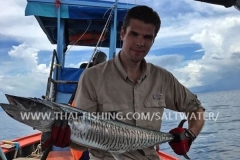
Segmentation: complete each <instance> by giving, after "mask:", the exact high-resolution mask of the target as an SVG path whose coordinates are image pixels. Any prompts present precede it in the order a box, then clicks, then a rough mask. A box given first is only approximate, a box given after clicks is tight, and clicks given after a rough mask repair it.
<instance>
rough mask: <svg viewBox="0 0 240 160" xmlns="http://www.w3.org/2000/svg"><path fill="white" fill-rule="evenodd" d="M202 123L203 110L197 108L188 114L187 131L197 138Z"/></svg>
mask: <svg viewBox="0 0 240 160" xmlns="http://www.w3.org/2000/svg"><path fill="white" fill-rule="evenodd" d="M192 114H193V115H192ZM204 121H205V119H204V110H203V108H198V109H197V110H196V111H194V112H191V113H189V114H188V129H189V130H191V131H192V132H193V134H194V135H195V136H197V135H198V134H199V133H200V132H201V130H202V127H203V125H204Z"/></svg>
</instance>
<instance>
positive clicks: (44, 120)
mask: <svg viewBox="0 0 240 160" xmlns="http://www.w3.org/2000/svg"><path fill="white" fill-rule="evenodd" d="M6 97H7V99H8V101H9V103H10V104H2V103H1V104H0V106H1V107H2V108H3V110H4V111H5V112H6V113H7V114H8V115H9V116H10V117H12V118H13V119H15V120H17V121H19V122H21V123H24V124H26V125H28V126H30V127H33V128H34V129H38V130H40V131H43V132H46V131H50V130H51V126H52V124H53V123H54V120H55V113H56V112H57V111H58V112H60V110H59V108H57V107H55V106H53V105H52V106H51V105H49V104H48V102H47V101H46V100H41V99H38V98H25V97H19V96H13V95H6Z"/></svg>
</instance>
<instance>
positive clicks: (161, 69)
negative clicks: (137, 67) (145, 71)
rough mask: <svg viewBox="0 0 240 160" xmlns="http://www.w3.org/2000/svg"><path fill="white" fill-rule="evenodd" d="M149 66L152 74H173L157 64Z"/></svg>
mask: <svg viewBox="0 0 240 160" xmlns="http://www.w3.org/2000/svg"><path fill="white" fill-rule="evenodd" d="M147 66H148V68H149V70H150V72H161V73H166V74H171V72H169V71H168V70H166V69H165V68H162V67H160V66H157V65H155V64H152V63H147Z"/></svg>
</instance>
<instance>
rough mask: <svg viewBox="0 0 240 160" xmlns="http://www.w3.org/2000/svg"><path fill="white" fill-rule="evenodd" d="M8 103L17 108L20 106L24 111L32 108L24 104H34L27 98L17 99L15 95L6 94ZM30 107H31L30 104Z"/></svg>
mask: <svg viewBox="0 0 240 160" xmlns="http://www.w3.org/2000/svg"><path fill="white" fill-rule="evenodd" d="M5 96H6V98H7V100H8V102H9V103H10V104H11V105H15V106H18V107H21V108H22V109H24V110H29V109H30V108H29V107H28V106H27V105H24V104H25V103H24V102H27V103H29V102H31V103H33V102H32V101H29V100H28V99H27V98H23V97H17V96H13V95H9V94H5ZM29 105H31V104H30V103H29Z"/></svg>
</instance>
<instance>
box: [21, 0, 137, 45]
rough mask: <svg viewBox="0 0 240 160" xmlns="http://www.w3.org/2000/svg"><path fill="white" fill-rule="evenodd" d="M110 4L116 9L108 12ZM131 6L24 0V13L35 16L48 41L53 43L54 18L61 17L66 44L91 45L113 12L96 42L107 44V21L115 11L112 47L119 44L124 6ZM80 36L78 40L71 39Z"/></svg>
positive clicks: (81, 0)
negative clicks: (105, 30) (114, 30)
mask: <svg viewBox="0 0 240 160" xmlns="http://www.w3.org/2000/svg"><path fill="white" fill-rule="evenodd" d="M116 4H117V5H116ZM114 6H115V9H116V12H114V10H113V12H112V9H113V8H114ZM133 6H135V5H134V4H129V3H116V2H110V1H102V0H91V1H89V0H88V1H84V0H56V1H55V0H28V3H27V6H26V9H25V15H26V16H30V15H34V16H35V17H36V19H37V21H38V23H39V25H40V26H41V28H42V30H43V31H44V32H45V34H46V35H47V37H48V39H49V41H50V42H51V43H52V44H57V39H58V18H61V19H64V21H63V23H64V26H65V27H64V30H65V33H64V37H65V42H66V44H67V45H69V44H70V45H72V44H74V45H81V46H95V45H96V44H97V41H98V39H99V37H100V35H101V33H102V31H103V29H104V26H105V24H106V22H107V20H108V18H109V16H110V15H111V14H113V15H112V17H111V19H110V25H109V26H108V28H107V32H106V34H105V36H103V38H102V42H101V45H100V46H101V47H109V43H110V36H111V34H110V31H111V28H112V24H111V23H113V22H114V18H115V16H114V14H115V15H116V18H115V19H116V20H115V21H116V36H117V38H116V37H115V38H116V47H117V48H120V46H121V44H120V37H119V32H120V28H121V26H122V21H123V19H124V16H125V14H126V12H127V10H128V9H129V8H132V7H133ZM111 12H112V13H111ZM83 34H84V35H83ZM82 35H83V36H82ZM81 36H82V37H81ZM80 37H81V39H80V40H79V41H78V43H75V42H76V41H77V40H78V39H79V38H80Z"/></svg>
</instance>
